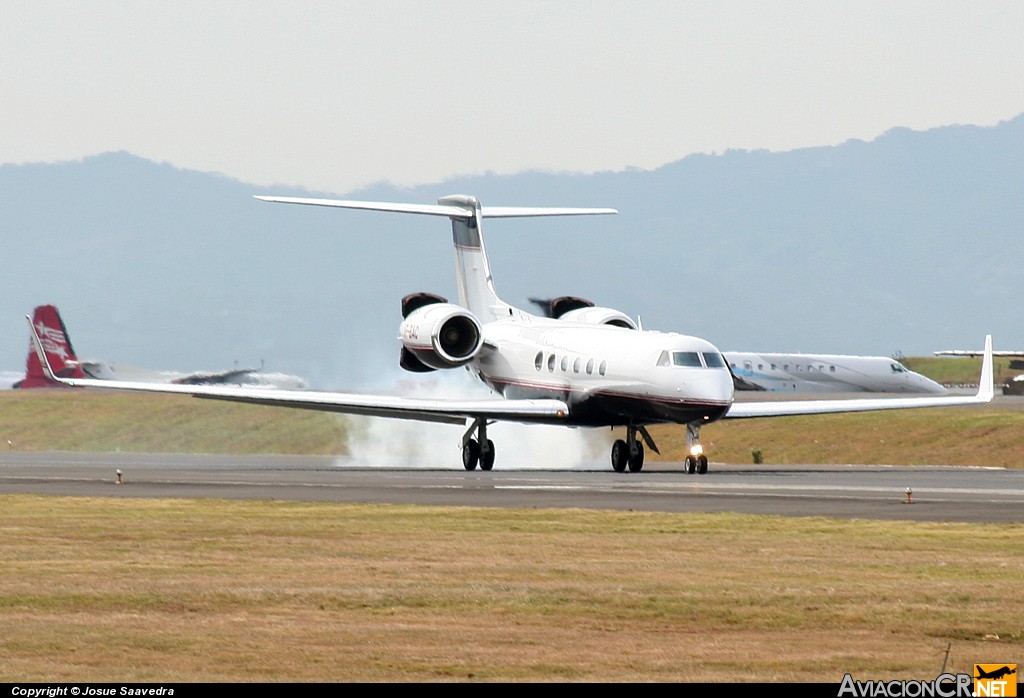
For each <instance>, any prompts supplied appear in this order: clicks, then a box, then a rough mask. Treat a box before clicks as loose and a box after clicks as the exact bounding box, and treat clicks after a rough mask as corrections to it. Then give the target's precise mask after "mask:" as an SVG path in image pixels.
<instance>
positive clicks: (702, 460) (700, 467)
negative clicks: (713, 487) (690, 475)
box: [697, 456, 708, 475]
mask: <svg viewBox="0 0 1024 698" xmlns="http://www.w3.org/2000/svg"><path fill="white" fill-rule="evenodd" d="M707 471H708V457H707V456H699V457H698V458H697V474H698V475H703V474H704V473H706V472H707Z"/></svg>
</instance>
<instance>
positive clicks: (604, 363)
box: [597, 361, 608, 376]
mask: <svg viewBox="0 0 1024 698" xmlns="http://www.w3.org/2000/svg"><path fill="white" fill-rule="evenodd" d="M607 370H608V362H607V361H602V362H601V365H600V366H598V368H597V372H598V373H600V374H601V375H602V376H603V375H604V374H605V371H607Z"/></svg>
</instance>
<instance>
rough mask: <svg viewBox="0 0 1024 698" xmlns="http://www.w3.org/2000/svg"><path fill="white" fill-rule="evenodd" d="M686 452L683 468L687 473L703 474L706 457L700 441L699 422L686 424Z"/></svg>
mask: <svg viewBox="0 0 1024 698" xmlns="http://www.w3.org/2000/svg"><path fill="white" fill-rule="evenodd" d="M686 452H687V456H686V458H684V459H683V470H685V471H686V472H687V474H689V475H693V474H694V473H697V474H698V475H703V474H704V473H706V472H707V471H708V457H707V456H705V455H704V447H703V446H702V445H701V443H700V422H695V423H690V424H687V425H686Z"/></svg>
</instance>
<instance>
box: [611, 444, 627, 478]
mask: <svg viewBox="0 0 1024 698" xmlns="http://www.w3.org/2000/svg"><path fill="white" fill-rule="evenodd" d="M628 462H629V449H628V448H627V447H626V442H625V441H623V440H622V439H617V440H616V441H615V443H613V444H612V470H614V471H615V472H617V473H624V472H626V464H627V463H628Z"/></svg>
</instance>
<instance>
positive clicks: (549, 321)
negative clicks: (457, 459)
mask: <svg viewBox="0 0 1024 698" xmlns="http://www.w3.org/2000/svg"><path fill="white" fill-rule="evenodd" d="M256 198H258V199H261V200H264V201H273V202H280V203H290V204H304V205H312V206H333V207H338V208H351V209H368V210H374V211H393V212H399V213H412V214H420V215H427V216H440V217H442V218H449V219H451V224H452V237H453V240H454V245H455V258H456V276H457V283H458V292H459V302H458V303H449V302H447V301H446V300H445V299H444V298H441V297H440V296H436V295H433V294H429V293H416V294H412V295H409V296H406V297H405V299H404V300H403V303H402V306H403V307H402V314H403V316H404V318H405V319H404V320H403V321H402V323H401V325H400V329H399V336H400V339H401V342H402V349H401V360H400V362H401V365H402V366H403V367H405V368H406V369H408V370H411V371H431V370H435V369H449V368H456V367H460V366H463V367H465V368H466V369H468V370H469V371H471V372H472V373H474V374H475V375H476V376H477V377H479V379H480V380H482V381H483V382H484V383H485V384H487V385H488V386H490V387H491V388H492V389H493V390H494V391H495V392H496V393H498V394H499V395H500V396H501V398H497V397H495V398H492V399H481V400H454V399H418V398H411V397H396V396H383V395H363V394H350V393H333V392H317V391H290V390H261V389H259V388H251V387H250V388H231V387H226V386H192V385H188V386H186V385H157V384H153V383H134V382H123V381H96V380H88V379H84V380H79V379H72V378H59V377H57V376H56V375H55V372H54V370H53V367H50V366H49V365H48V364H47V363H46V359H45V353H43V352H42V351H41V345H40V343H39V338H38V336H36V335H35V334H34V330H33V337H34V338H35V341H36V344H37V348H39V351H40V357H41V359H42V362H43V363H44V364H45V365H46V370H47V373H48V374H49V376H50V377H51V378H53V379H54V380H59V381H61V382H63V383H66V384H68V385H80V386H92V387H98V388H121V389H126V390H141V391H148V392H165V393H178V394H187V395H193V396H196V397H201V398H213V399H221V400H233V401H236V402H247V403H255V404H261V405H275V406H279V407H297V408H305V409H315V410H329V411H334V412H346V413H355V414H364V415H375V416H380V417H393V418H399V419H416V420H424V421H433V422H448V423H456V424H463V425H467V424H468V427H469V428H468V430H467V431H466V432H465V434H464V436H463V439H462V464H463V466H464V467H465V468H466V469H467V470H474V469H475V468H476V467H477V466H478V465H479V466H480V467H481V468H482V469H483V470H490V469H491V468H492V467H493V465H494V455H495V447H494V443H493V442H492V441H491V440H490V439H489V438H487V428H488V426H489V425H490V424H492V423H494V422H495V421H499V420H505V421H515V422H523V423H543V424H561V425H566V426H581V427H624V428H625V432H626V433H625V438H624V439H619V440H617V441H615V443H614V444H613V446H612V449H611V462H612V467H613V468H614V469H615V470H616V471H619V472H622V471H624V470H626V469H627V468H628V469H629V470H630V471H633V472H636V471H639V470H641V469H642V468H643V463H644V446H645V445H646V446H647V447H648V448H650V449H652V450H653V451H655V452H658V449H657V446H656V445H655V443H654V441H653V440H652V439H651V436H650V434H649V433H648V431H647V428H646V427H647V426H648V425H652V424H665V423H671V424H685V425H686V427H687V445H688V453H687V455H686V457H685V466H686V470H687V471H688V472H690V473H693V472H699V473H704V472H706V471H707V467H708V459H707V456H706V455H705V453H704V452H703V449H702V447H701V444H700V440H699V435H700V428H701V427H702V426H704V425H705V424H709V423H711V422H714V421H715V420H718V419H723V418H726V419H728V418H748V417H774V416H782V415H798V414H816V413H829V412H855V411H866V410H885V409H903V408H914V407H942V406H950V405H966V404H973V403H984V402H988V401H989V400H991V399H992V396H993V392H994V391H993V385H992V360H991V337H989V338H988V339H986V357H985V361H984V367H983V369H982V374H981V381H980V387H979V389H978V392H977V394H976V395H973V396H945V397H913V398H910V397H906V398H874V399H852V400H817V401H816V400H805V401H792V402H778V401H774V402H733V390H734V387H733V377H732V374H731V372H730V370H729V367H728V365H727V364H726V362H725V360H724V359H723V358H722V354H721V352H719V351H718V349H716V348H715V346H714V345H713V344H711V342H708V341H707V340H704V339H700V338H698V337H689V336H685V335H681V334H675V333H664V332H655V331H649V330H641V329H638V328H636V326H635V324H633V323H632V322H631V321H630V320H629V318H628V317H627V316H626V315H625V314H624V313H621V312H619V311H616V310H612V309H609V308H596V307H582V308H577V309H575V310H569V311H567V312H565V313H564V314H562V315H561V316H560V317H557V318H548V317H540V316H537V315H531V314H530V313H527V312H524V311H523V310H520V309H519V308H515V307H513V306H511V305H509V304H508V303H506V302H504V301H502V300H501V299H500V298H499V297H498V295H497V293H496V292H495V290H494V285H493V284H492V281H491V272H490V268H489V266H488V263H487V255H486V252H485V250H484V239H483V234H482V230H481V229H482V224H483V220H484V219H485V218H511V217H525V216H568V215H583V214H610V213H616V211H615V210H614V209H578V208H492V207H483V206H481V205H480V203H479V202H478V201H477V200H476V199H475V198H473V197H470V196H447V197H444V198H441V199H439V200H438V202H437V204H430V205H419V204H398V203H384V202H361V201H334V200H327V199H302V198H282V197H256ZM31 324H32V323H31V322H29V326H30V327H31ZM59 368H60V367H58V370H59ZM502 398H503V399H502Z"/></svg>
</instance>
